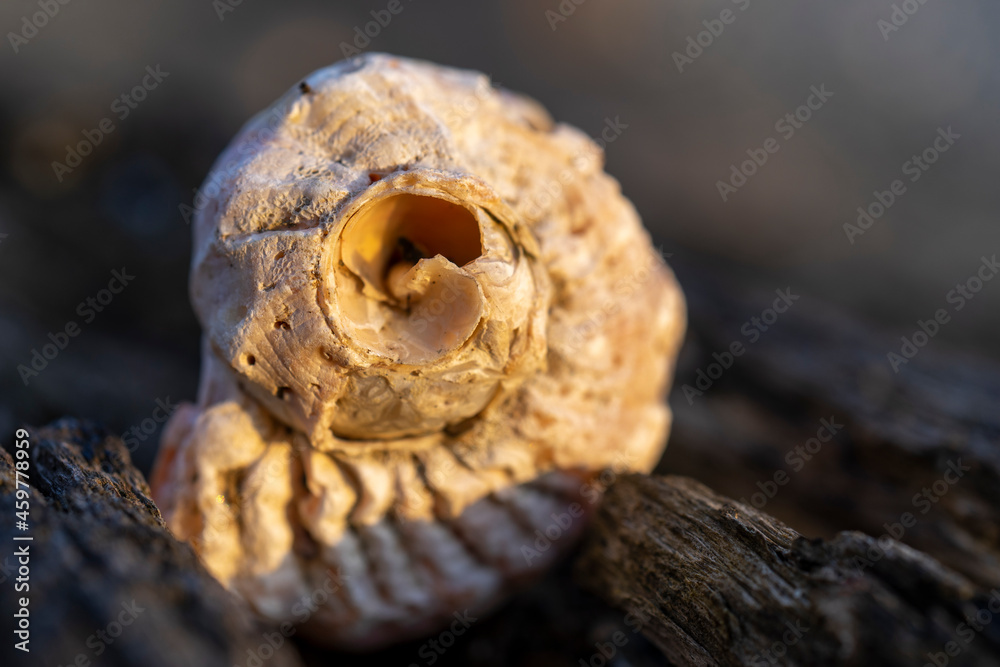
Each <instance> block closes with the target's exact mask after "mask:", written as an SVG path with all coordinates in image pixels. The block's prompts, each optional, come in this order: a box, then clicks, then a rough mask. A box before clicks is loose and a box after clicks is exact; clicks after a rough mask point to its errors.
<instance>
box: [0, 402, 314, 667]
mask: <svg viewBox="0 0 1000 667" xmlns="http://www.w3.org/2000/svg"><path fill="white" fill-rule="evenodd" d="M30 442H31V445H30V448H29V451H30V454H31V456H30V464H31V465H30V470H29V471H28V475H29V482H30V483H31V486H32V488H31V489H30V494H29V495H30V500H29V502H30V519H29V524H30V528H29V530H27V531H23V532H22V531H17V530H15V526H16V524H15V520H14V517H15V515H14V512H15V492H16V490H15V473H14V461H13V459H12V458H11V455H10V454H9V453H8V452H7V451H4V450H2V449H0V516H2V517H3V519H2V520H0V544H2V545H3V547H2V552H0V553H2V556H0V559H2V563H0V564H2V565H3V574H2V575H0V577H2V578H4V579H6V581H4V583H3V585H2V588H0V591H2V594H0V599H2V604H0V607H2V609H3V611H4V618H5V620H4V622H3V627H4V633H3V634H4V639H3V642H2V644H0V664H3V665H81V666H86V665H101V667H114V666H118V665H121V666H126V665H127V666H129V667H132V666H135V665H143V666H144V667H167V666H170V667H174V666H181V667H201V666H204V667H219V666H220V665H234V664H241V665H242V664H246V662H247V660H248V659H249V654H248V653H247V651H258V647H259V646H260V645H261V644H265V643H266V640H265V637H264V632H265V631H264V629H262V628H258V627H256V626H255V624H254V622H253V621H252V620H251V618H250V617H249V615H248V614H247V612H246V611H245V610H244V608H243V607H242V606H241V605H240V604H239V603H238V602H237V600H236V599H235V598H234V597H233V596H231V595H230V594H229V593H227V592H226V591H225V590H224V589H223V588H222V587H221V586H220V585H219V584H218V583H217V582H216V581H215V580H214V579H212V578H211V576H209V574H208V573H207V572H206V571H205V569H204V568H203V567H202V566H201V565H200V564H199V562H198V560H197V558H196V556H195V554H194V552H193V551H192V550H191V548H190V547H189V546H188V545H186V544H182V543H181V542H178V541H177V540H176V539H174V537H173V536H171V535H170V533H169V532H168V531H167V529H166V527H165V525H164V523H163V520H162V518H161V517H160V513H159V511H158V510H157V508H156V506H155V505H154V504H153V501H152V500H150V499H149V489H148V487H147V486H146V482H145V480H144V478H143V477H142V475H141V474H140V473H139V472H138V471H137V470H136V469H135V468H134V467H132V464H131V462H130V460H129V455H128V452H127V450H126V448H125V446H124V445H123V444H122V442H121V440H119V439H118V438H116V437H109V436H108V434H107V433H106V432H105V431H103V430H101V429H98V428H95V427H93V426H92V425H88V424H83V423H80V422H76V421H74V420H63V421H61V422H56V423H55V424H53V425H52V426H50V427H47V428H42V429H37V430H32V431H31V435H30ZM9 449H10V451H12V452H13V451H16V449H15V448H14V447H9ZM22 488H23V487H22ZM14 535H21V536H23V535H30V536H32V537H33V538H34V539H33V540H32V541H30V542H24V541H22V542H15V541H13V539H12V538H13V536H14ZM25 544H26V545H29V557H30V562H29V564H28V565H29V567H30V580H29V581H28V582H27V583H28V584H29V586H30V590H29V591H27V592H15V590H14V583H15V580H16V578H17V577H19V576H20V574H19V572H18V568H19V567H20V564H19V562H18V558H17V557H14V556H13V555H12V553H13V551H14V549H15V548H19V547H20V546H21V545H25ZM24 595H28V596H30V604H29V607H28V609H29V611H30V632H31V635H30V643H29V645H28V646H29V648H30V653H27V654H26V653H22V652H21V651H19V650H16V649H15V648H14V646H13V644H14V641H12V639H11V637H12V636H13V635H12V634H11V630H12V629H13V628H12V620H11V619H12V616H11V615H12V614H13V613H14V611H15V605H16V599H17V598H19V597H21V596H24ZM264 653H267V650H266V649H265V650H264ZM267 664H268V665H271V666H273V667H294V666H295V665H299V664H300V662H299V660H298V658H297V655H296V653H295V651H294V649H292V648H291V647H290V644H289V642H284V644H283V646H282V647H281V649H280V650H279V651H278V652H276V653H274V655H273V656H272V657H271V658H270V659H269V660H267Z"/></svg>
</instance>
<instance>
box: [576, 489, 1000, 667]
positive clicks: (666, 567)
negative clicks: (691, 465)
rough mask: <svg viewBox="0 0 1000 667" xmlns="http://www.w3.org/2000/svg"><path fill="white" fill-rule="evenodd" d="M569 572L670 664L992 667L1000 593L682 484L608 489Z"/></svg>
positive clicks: (866, 541) (871, 542)
mask: <svg viewBox="0 0 1000 667" xmlns="http://www.w3.org/2000/svg"><path fill="white" fill-rule="evenodd" d="M578 567H579V574H580V577H581V578H582V580H583V581H585V582H586V583H587V585H588V586H589V587H591V588H593V589H594V590H596V591H597V592H599V593H600V594H601V595H603V596H604V597H606V598H608V599H609V600H611V601H613V602H614V603H616V604H618V605H619V606H621V607H622V608H623V609H624V610H627V611H629V612H632V613H633V614H635V615H636V616H638V617H641V618H644V619H646V624H645V627H644V631H645V632H646V633H647V635H648V636H650V637H651V638H652V639H653V641H654V642H656V643H657V645H659V646H660V648H661V649H662V650H663V651H664V653H665V654H666V655H667V657H668V658H669V659H670V660H671V662H674V663H676V664H680V665H768V664H782V665H907V666H915V665H922V664H925V663H931V664H935V661H937V663H936V664H938V665H944V664H949V665H977V666H979V667H982V666H986V665H1000V591H994V592H993V593H992V597H990V595H991V594H990V592H989V591H987V590H985V589H982V588H980V587H977V586H975V585H974V584H973V583H971V582H970V581H969V580H968V579H967V578H965V577H963V576H961V575H959V574H957V573H955V572H953V571H951V570H949V569H947V568H945V567H943V566H942V565H940V564H939V563H938V562H936V561H935V560H933V559H931V558H929V557H927V556H925V555H923V554H921V553H919V552H917V551H914V550H913V549H911V548H909V547H907V546H905V545H901V544H899V543H896V542H894V541H892V540H889V539H888V538H886V539H882V540H876V539H874V538H871V537H868V536H865V535H862V534H860V533H842V534H840V535H838V536H837V537H836V538H835V539H834V540H831V541H823V540H807V539H804V538H802V537H800V536H799V535H798V534H797V533H796V532H795V531H793V530H791V529H790V528H788V527H787V526H785V525H784V524H782V523H781V522H779V521H777V520H775V519H773V518H771V517H769V516H768V515H766V514H763V513H761V512H757V511H756V510H754V509H753V508H750V507H747V506H745V505H741V504H739V503H737V502H735V501H732V500H729V499H727V498H725V497H723V496H720V495H718V494H716V493H714V492H712V491H711V490H709V489H708V488H707V487H705V486H703V485H701V484H699V483H698V482H695V481H693V480H690V479H686V478H681V477H662V478H661V477H645V476H628V477H625V478H623V479H622V480H620V481H619V482H618V483H616V484H615V485H614V486H613V487H611V489H610V491H609V493H608V495H607V497H606V499H605V502H604V504H603V505H602V507H601V509H600V511H599V512H598V515H597V519H596V524H595V526H594V531H593V533H592V535H591V538H590V539H589V541H588V545H587V548H586V550H585V552H584V554H583V556H582V558H581V559H580V561H579V562H578ZM991 604H992V609H993V611H991V610H990V605H991ZM977 610H984V611H982V612H980V613H982V617H981V620H980V622H979V623H978V624H977V625H976V626H974V625H973V624H975V623H976V620H975V619H976V614H977ZM967 617H971V618H972V619H973V620H971V621H967V620H966V618H967ZM987 617H988V618H987ZM975 627H978V628H979V629H978V630H977V629H975ZM949 642H954V645H950V644H949ZM949 651H950V652H951V653H952V654H955V655H949Z"/></svg>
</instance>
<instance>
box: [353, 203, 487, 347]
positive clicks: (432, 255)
mask: <svg viewBox="0 0 1000 667" xmlns="http://www.w3.org/2000/svg"><path fill="white" fill-rule="evenodd" d="M483 248H484V242H483V232H482V230H481V227H480V221H479V219H478V218H477V216H476V214H475V213H474V212H473V211H472V210H470V209H468V208H466V207H464V206H462V205H460V204H456V203H453V202H451V201H449V200H447V199H443V198H438V197H433V196H427V195H417V194H411V193H398V194H392V195H389V196H386V197H383V198H381V199H378V200H376V201H373V202H371V203H369V204H368V205H367V206H365V207H364V208H363V209H362V210H360V211H359V212H358V213H357V214H355V215H354V216H353V218H352V219H351V220H350V221H349V222H348V224H347V225H346V226H345V227H344V231H343V233H342V235H341V237H340V252H339V256H340V259H341V260H342V262H343V265H342V269H346V273H347V274H351V275H352V279H350V280H343V281H341V282H340V285H341V288H340V297H339V300H340V303H341V305H342V306H343V312H344V315H346V317H347V319H348V321H349V322H350V323H351V324H352V325H353V327H352V328H353V332H352V335H353V338H354V339H355V341H357V342H358V343H360V344H362V345H364V346H365V347H367V348H368V349H369V350H371V351H373V352H375V353H377V354H380V355H382V356H386V357H389V358H391V359H395V360H396V361H399V362H404V363H423V362H426V361H428V360H430V359H433V358H436V357H437V356H439V355H441V354H443V353H446V352H448V351H450V350H453V349H455V348H456V347H458V346H459V345H461V344H462V343H464V342H465V341H466V340H467V339H468V337H469V336H470V335H471V334H472V332H473V331H474V330H475V328H476V326H477V325H478V323H479V320H480V318H481V317H482V315H483V310H484V303H483V296H482V292H481V290H480V288H479V285H478V283H477V282H476V278H475V276H474V275H473V274H472V273H470V271H469V269H468V268H467V267H469V265H471V264H473V263H474V262H476V260H477V259H480V258H481V257H482V256H483V254H484V249H483ZM340 273H341V274H343V271H341V272H340Z"/></svg>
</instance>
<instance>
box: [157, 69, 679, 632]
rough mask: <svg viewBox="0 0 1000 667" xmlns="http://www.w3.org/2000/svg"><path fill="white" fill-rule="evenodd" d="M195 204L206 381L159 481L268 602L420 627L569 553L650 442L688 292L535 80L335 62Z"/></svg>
mask: <svg viewBox="0 0 1000 667" xmlns="http://www.w3.org/2000/svg"><path fill="white" fill-rule="evenodd" d="M197 208H198V211H197V215H196V217H195V222H194V253H193V260H192V270H191V296H192V301H193V303H194V307H195V310H196V312H197V315H198V317H199V320H200V321H201V323H202V326H203V328H204V351H203V370H202V379H201V388H200V392H199V398H198V402H197V405H186V406H184V407H183V408H181V409H180V410H178V412H177V413H176V414H175V415H174V416H173V418H172V419H171V421H170V423H169V425H168V427H167V428H166V430H165V433H164V437H163V443H162V449H161V453H160V456H159V459H158V461H157V465H156V469H155V471H154V487H155V494H156V498H157V501H158V502H159V503H160V507H161V509H162V510H163V512H164V515H165V517H166V519H167V521H168V523H169V525H170V527H171V529H172V530H173V531H174V532H175V533H176V534H177V535H178V536H179V537H181V538H184V539H187V540H190V541H191V542H192V543H193V544H194V545H195V547H196V548H197V550H198V551H199V553H200V555H201V557H202V558H203V559H204V561H205V563H206V565H207V566H208V568H209V569H210V570H211V571H212V572H213V573H214V574H215V576H217V577H218V578H219V579H220V580H221V581H222V582H223V583H224V584H226V585H227V586H228V587H230V588H231V589H232V590H234V591H236V592H237V593H238V594H240V595H241V596H243V597H244V598H245V599H246V600H247V601H248V602H249V603H250V604H251V605H253V607H254V608H255V609H256V610H257V611H258V612H259V613H260V614H262V615H263V616H266V617H268V618H270V619H274V620H278V621H286V620H287V621H292V622H303V623H304V625H303V628H302V630H303V632H304V633H305V634H307V635H309V636H312V637H314V638H315V639H317V640H319V641H323V642H325V643H329V644H335V645H342V646H348V647H354V648H363V647H369V646H376V645H380V644H383V643H386V642H391V641H396V640H399V639H404V638H408V637H411V636H415V635H418V634H421V633H426V632H430V631H434V630H436V629H438V628H439V627H443V626H444V625H445V624H446V623H448V622H449V621H450V620H451V618H452V614H453V613H454V612H456V611H458V612H462V611H464V610H465V609H467V608H468V609H470V610H479V611H477V613H479V612H481V611H482V610H484V609H486V608H487V607H488V606H490V605H492V604H494V603H495V602H496V601H497V600H499V599H500V598H501V597H502V596H503V595H504V594H505V593H506V592H507V591H508V590H509V588H510V584H511V583H512V582H516V581H519V580H522V579H525V578H526V577H529V576H530V575H532V574H534V573H536V572H537V571H539V570H540V568H543V567H544V566H546V565H548V564H549V563H551V562H552V561H553V560H554V559H555V558H556V557H557V555H558V554H559V553H562V552H564V551H565V549H566V548H567V547H569V546H570V545H571V543H572V541H573V537H574V536H575V535H576V534H577V533H578V532H579V530H580V528H582V524H583V522H584V518H585V517H577V516H575V514H577V513H578V512H575V510H574V512H570V511H569V510H570V509H571V505H572V504H573V503H577V504H578V505H579V507H580V508H581V509H582V510H583V511H589V510H590V509H592V508H593V504H594V502H595V501H596V498H597V494H596V493H594V492H593V491H594V490H596V489H598V488H599V482H597V481H594V478H595V476H596V475H597V474H598V473H600V472H601V471H602V470H604V469H607V468H613V469H614V470H615V471H616V472H621V471H622V470H626V469H627V470H637V471H648V470H650V469H651V468H652V466H653V465H654V464H655V463H656V461H657V460H658V458H659V456H660V453H661V451H662V448H663V446H664V443H665V439H666V434H667V431H668V428H669V422H670V412H669V410H668V408H667V406H666V405H665V403H664V400H663V397H664V393H665V391H666V388H667V385H668V383H669V381H670V378H671V375H672V372H673V363H674V358H675V356H676V353H677V350H678V347H679V345H680V342H681V338H682V336H683V331H684V323H685V317H684V304H683V297H682V295H681V292H680V290H679V288H678V286H677V284H676V282H675V281H674V278H673V276H672V274H671V273H670V271H669V269H667V268H666V266H665V265H664V264H663V263H662V261H661V260H660V258H659V256H658V255H657V254H656V253H655V251H653V249H652V247H651V245H650V242H649V238H648V236H647V234H646V232H645V231H644V230H643V228H642V225H641V223H640V221H639V219H638V217H637V215H636V213H635V210H634V209H633V207H632V205H631V204H630V203H629V202H628V201H627V200H626V199H625V198H624V197H622V195H621V193H620V190H619V186H618V184H617V182H615V181H614V180H613V179H612V178H611V177H609V176H608V175H606V174H605V173H604V172H603V170H602V155H601V152H600V149H598V148H597V146H596V145H595V144H594V143H593V142H591V141H590V139H588V137H587V136H585V135H584V134H583V133H581V132H579V131H578V130H576V129H574V128H571V127H568V126H566V125H560V124H553V123H552V121H551V120H550V119H549V117H548V116H547V114H546V113H545V111H544V110H543V109H542V108H541V107H540V106H539V105H538V104H536V103H535V102H533V101H531V100H528V99H526V98H524V97H521V96H517V95H514V94H511V93H508V92H503V91H499V90H497V89H494V88H493V87H492V86H491V85H490V83H489V80H488V79H487V78H486V77H485V76H483V75H481V74H477V73H472V72H465V71H459V70H454V69H448V68H443V67H437V66H434V65H430V64H426V63H421V62H415V61H412V60H407V59H404V58H396V57H391V56H386V55H366V56H362V57H359V58H355V59H352V60H348V61H344V62H341V63H338V64H336V65H333V66H331V67H328V68H325V69H322V70H319V71H317V72H315V73H313V74H311V75H310V76H309V77H307V78H306V79H305V80H304V81H303V82H301V83H300V84H299V85H297V86H296V87H295V88H293V89H292V90H291V91H289V92H288V93H287V94H286V95H285V96H284V97H282V98H281V99H280V100H278V101H277V102H276V103H275V104H274V105H273V106H272V107H271V108H270V109H269V110H267V111H265V112H263V113H262V114H260V115H258V116H257V117H256V118H254V119H253V120H252V121H251V122H250V123H248V124H247V126H246V127H244V128H243V130H242V131H241V132H240V134H239V136H237V138H236V139H235V140H234V141H233V143H232V144H231V145H230V147H229V148H228V149H227V150H226V151H225V153H224V154H223V155H222V156H221V157H220V159H219V160H218V162H217V163H216V165H215V167H214V169H213V171H212V173H211V175H210V176H209V177H208V180H207V181H206V183H205V184H204V185H203V187H202V191H201V194H200V196H199V201H198V207H197ZM567 518H568V523H567ZM542 535H547V537H545V538H541V537H540V536H542ZM549 543H551V544H549ZM303 596H307V598H308V597H309V596H312V598H313V599H316V598H320V599H322V602H323V603H322V604H320V605H319V606H318V608H316V609H315V610H312V609H309V608H308V606H307V607H306V611H307V613H306V612H304V611H303V607H302V606H301V602H302V600H303ZM297 605H298V606H297Z"/></svg>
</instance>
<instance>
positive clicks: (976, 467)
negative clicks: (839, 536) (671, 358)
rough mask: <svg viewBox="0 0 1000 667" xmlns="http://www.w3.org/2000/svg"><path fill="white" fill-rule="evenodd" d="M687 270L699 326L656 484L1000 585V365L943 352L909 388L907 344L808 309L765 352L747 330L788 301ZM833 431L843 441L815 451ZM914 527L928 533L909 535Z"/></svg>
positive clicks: (785, 324)
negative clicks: (855, 535) (877, 543)
mask: <svg viewBox="0 0 1000 667" xmlns="http://www.w3.org/2000/svg"><path fill="white" fill-rule="evenodd" d="M675 264H678V268H677V270H678V276H679V277H680V279H681V282H682V284H683V286H684V289H685V294H686V295H687V298H688V302H689V306H690V322H691V324H690V335H689V340H688V344H687V345H686V346H685V352H684V354H683V356H682V360H681V363H680V368H679V372H678V378H677V381H676V382H675V391H674V394H673V396H672V399H671V402H672V404H673V407H674V413H675V422H674V430H673V434H672V436H671V440H670V445H669V447H668V448H667V453H666V455H665V457H664V459H663V461H662V463H661V465H660V466H659V468H658V469H657V470H658V472H669V473H674V474H682V475H687V476H691V477H695V478H697V479H699V480H701V481H703V482H705V483H707V484H708V485H709V486H711V487H712V488H713V489H716V490H717V491H719V492H720V493H724V494H726V495H729V496H731V497H733V498H737V499H746V501H747V502H748V503H750V504H753V505H754V506H755V507H757V508H759V509H762V510H764V511H766V512H768V513H769V514H772V515H774V516H776V517H778V518H779V519H781V520H783V521H786V522H788V523H789V524H790V525H791V526H793V527H794V528H796V529H797V530H799V531H800V532H802V533H803V534H805V535H808V536H826V537H829V536H832V535H834V534H836V533H837V532H839V531H841V530H860V531H862V532H865V533H868V534H869V535H873V536H879V535H883V534H886V533H887V532H889V531H892V534H893V535H896V536H898V537H900V539H901V541H903V542H905V543H906V544H909V545H910V546H913V547H915V548H917V549H919V550H921V551H924V552H926V553H928V554H930V555H932V556H934V557H935V558H937V559H938V560H940V561H942V562H943V563H945V564H947V565H948V566H949V567H951V568H952V569H955V570H957V571H959V572H961V573H962V574H964V575H966V576H967V577H969V578H970V579H971V580H973V581H975V582H978V583H980V584H982V585H984V586H994V585H998V584H1000V408H998V406H1000V368H998V367H997V366H996V364H993V363H990V362H988V361H984V360H981V359H977V358H975V357H970V356H966V355H963V354H960V353H957V352H954V351H949V350H948V349H947V347H946V346H944V344H943V342H941V341H940V340H937V339H931V341H930V342H929V343H928V345H927V346H926V347H924V348H921V349H920V351H919V352H918V353H917V355H916V356H915V357H914V358H913V359H911V360H910V362H909V363H908V364H907V365H904V366H901V367H900V370H899V373H895V372H893V369H892V368H891V366H890V365H889V362H888V361H887V358H886V355H887V353H888V352H890V351H896V352H898V351H899V348H900V346H901V345H902V343H901V341H900V339H899V335H895V336H894V335H889V334H885V333H883V332H880V331H877V330H876V329H874V328H873V327H871V326H870V325H865V324H862V323H860V322H858V321H857V320H855V319H853V318H852V317H850V316H849V315H846V314H845V313H842V312H839V311H837V310H836V309H834V308H832V307H830V306H826V305H822V304H818V303H816V302H814V301H810V300H809V299H807V298H806V297H802V298H801V299H799V300H797V301H795V302H794V304H793V305H792V306H791V307H790V308H789V309H788V310H787V312H785V313H782V314H780V315H779V316H778V319H777V321H776V322H774V323H773V324H772V325H771V326H768V327H767V331H764V332H761V333H760V335H759V339H758V340H756V342H752V343H751V342H750V340H749V338H748V337H747V336H744V335H743V334H742V333H741V328H742V327H743V325H744V324H745V323H747V322H748V321H749V320H750V318H751V317H754V316H756V317H758V318H759V317H760V315H761V313H762V311H763V310H764V309H765V308H767V307H769V306H770V305H771V304H772V302H773V301H774V299H775V298H776V297H775V294H774V292H769V293H762V292H750V291H747V290H744V289H742V288H740V287H738V286H737V285H736V284H735V283H734V282H732V281H725V282H721V281H720V280H719V279H718V278H716V277H714V276H710V275H708V274H707V273H705V272H704V271H703V270H699V269H697V268H695V267H691V266H690V265H684V264H680V263H678V262H675ZM780 287H781V288H782V289H784V288H785V285H781V286H780ZM792 291H793V292H795V291H796V290H795V289H794V288H793V290H792ZM958 316H959V314H955V317H958ZM751 326H752V325H751ZM902 333H907V334H911V333H912V332H900V334H902ZM734 341H740V342H742V343H744V344H745V350H746V351H745V353H744V354H743V355H742V356H739V357H737V358H735V359H734V360H733V364H732V366H731V367H730V368H729V369H726V370H725V371H724V373H723V375H722V377H721V378H720V379H718V380H716V381H713V383H712V386H711V387H710V388H709V389H707V390H706V391H705V392H704V393H703V395H700V396H698V395H695V396H693V398H692V400H690V401H689V400H688V399H687V398H686V397H685V396H684V393H683V392H684V390H683V386H684V385H685V384H687V385H689V386H695V383H696V381H697V375H698V371H699V370H702V371H707V370H708V367H709V364H711V363H712V362H713V361H714V359H713V357H712V355H713V353H722V352H723V351H725V350H727V349H728V347H729V346H730V344H731V343H733V342H734ZM702 386H704V383H703V385H702ZM824 419H825V420H831V419H833V420H835V421H836V423H837V424H839V425H842V428H841V429H839V430H838V432H837V433H836V435H835V436H834V437H833V438H832V439H831V440H829V441H828V442H826V443H818V442H816V441H815V440H814V441H813V442H811V443H810V442H809V440H810V439H811V438H812V439H815V438H816V436H817V432H818V431H819V429H820V428H821V426H822V422H821V420H824ZM823 435H828V434H827V433H824V434H823ZM805 447H808V448H811V449H813V450H818V451H816V452H815V453H810V452H809V451H804V450H803V448H805ZM796 450H797V451H796ZM955 466H960V467H962V468H967V470H963V473H964V474H963V475H962V477H961V478H956V473H954V472H950V473H949V472H948V471H949V468H953V467H955ZM775 475H778V477H777V479H778V480H779V481H782V480H783V481H784V484H777V485H775V484H773V482H774V481H775ZM781 475H787V477H782V476H781ZM946 476H947V479H945V477H946ZM942 480H944V481H942ZM949 480H952V481H955V483H953V484H951V483H948V481H949ZM935 485H936V486H935ZM906 513H909V514H911V515H913V516H914V518H915V520H916V521H915V523H914V525H912V526H909V527H904V530H903V531H902V532H900V526H901V524H900V521H901V518H904V515H905V514H906Z"/></svg>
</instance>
